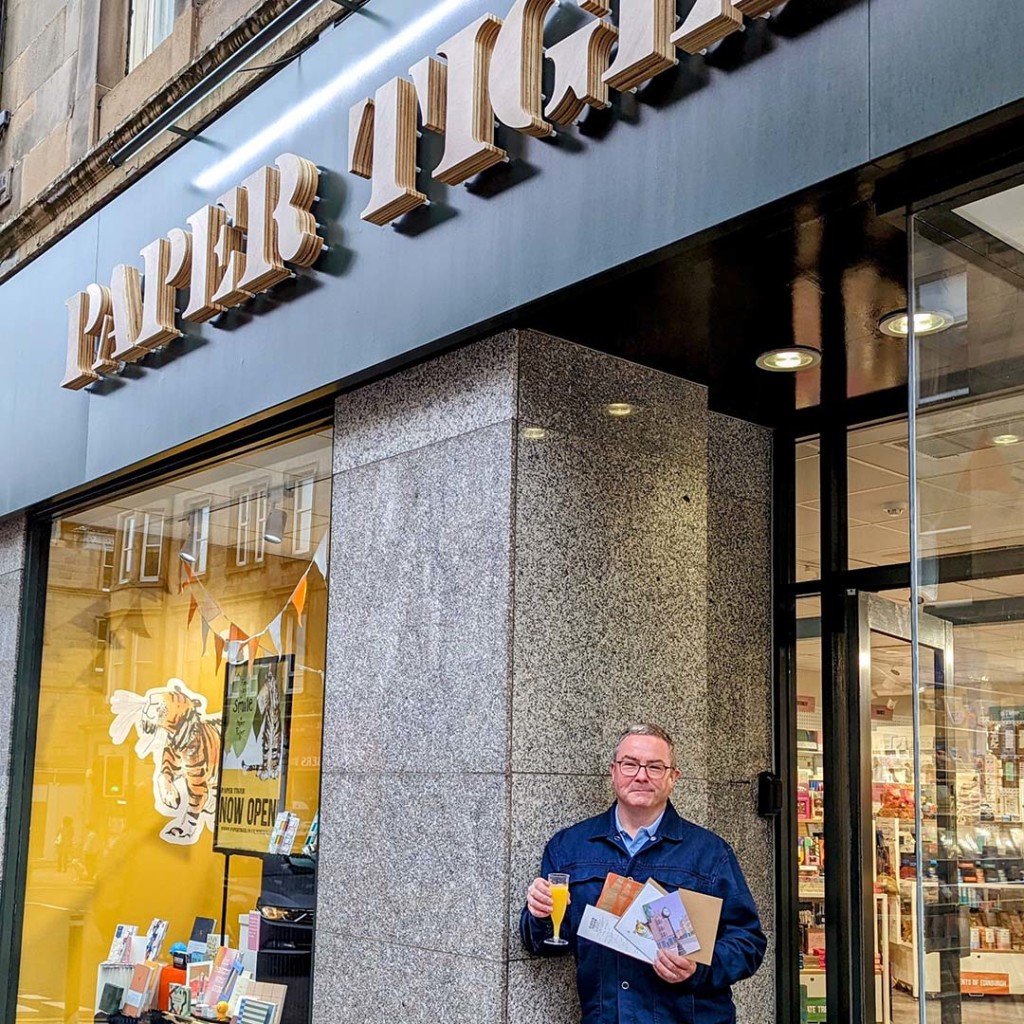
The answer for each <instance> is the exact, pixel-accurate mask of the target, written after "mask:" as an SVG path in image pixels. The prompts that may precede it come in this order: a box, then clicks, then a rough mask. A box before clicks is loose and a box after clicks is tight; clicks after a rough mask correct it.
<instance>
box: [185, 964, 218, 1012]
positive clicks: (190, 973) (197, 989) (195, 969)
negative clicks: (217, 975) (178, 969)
mask: <svg viewBox="0 0 1024 1024" xmlns="http://www.w3.org/2000/svg"><path fill="white" fill-rule="evenodd" d="M212 973H213V961H212V960H202V961H200V962H199V963H191V964H188V965H186V967H185V984H186V985H188V990H189V992H190V993H191V995H192V1002H193V1003H202V1002H205V1001H206V986H207V984H208V983H209V980H210V975H211V974H212Z"/></svg>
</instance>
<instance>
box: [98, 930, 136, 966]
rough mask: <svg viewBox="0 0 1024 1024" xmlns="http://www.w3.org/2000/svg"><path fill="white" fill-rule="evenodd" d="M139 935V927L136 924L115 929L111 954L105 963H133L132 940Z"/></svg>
mask: <svg viewBox="0 0 1024 1024" xmlns="http://www.w3.org/2000/svg"><path fill="white" fill-rule="evenodd" d="M138 934H139V926H138V925H135V924H119V925H118V926H117V927H116V928H115V929H114V941H113V942H111V944H110V952H109V953H108V954H107V959H106V961H105V963H108V964H130V963H131V962H132V939H133V938H135V936H136V935H138Z"/></svg>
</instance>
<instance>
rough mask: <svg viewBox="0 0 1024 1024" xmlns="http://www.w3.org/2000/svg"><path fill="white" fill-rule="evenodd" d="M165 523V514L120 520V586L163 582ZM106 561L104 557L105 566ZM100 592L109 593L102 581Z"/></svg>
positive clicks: (129, 514) (135, 514) (125, 515)
mask: <svg viewBox="0 0 1024 1024" xmlns="http://www.w3.org/2000/svg"><path fill="white" fill-rule="evenodd" d="M164 521H165V520H164V514H163V512H122V513H121V515H120V516H119V517H118V527H117V540H118V555H117V567H118V568H117V582H118V583H119V584H121V585H124V584H127V583H158V582H159V581H160V578H161V570H162V569H163V563H164ZM106 561H107V555H106V554H104V565H106ZM111 567H112V559H111ZM102 572H103V570H101V577H102ZM101 589H104V590H106V589H109V588H108V587H104V586H103V581H102V578H101Z"/></svg>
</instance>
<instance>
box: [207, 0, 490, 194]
mask: <svg viewBox="0 0 1024 1024" xmlns="http://www.w3.org/2000/svg"><path fill="white" fill-rule="evenodd" d="M469 2H470V0H444V3H440V4H438V5H437V6H436V7H434V8H433V9H431V10H430V11H428V12H427V13H426V14H424V15H422V16H421V17H419V18H417V19H416V20H415V21H414V22H412V24H410V25H407V26H406V27H405V28H404V29H402V31H401V32H399V33H398V34H397V35H395V36H392V37H391V38H390V39H388V40H387V41H386V42H383V43H381V45H380V46H378V47H377V48H376V49H375V50H372V51H371V52H370V53H368V54H367V55H366V56H365V57H363V58H362V59H361V60H358V61H356V63H355V64H353V65H352V66H351V67H350V68H346V69H345V70H344V71H342V72H341V74H339V75H337V76H336V77H335V78H332V79H331V81H329V82H328V83H327V84H326V85H324V86H322V87H321V88H319V89H317V91H316V92H314V93H312V94H311V95H310V96H307V97H306V98H305V99H304V100H303V101H302V102H301V103H297V104H296V105H295V106H294V107H292V108H290V109H289V110H286V111H285V112H284V113H283V114H282V115H281V116H280V117H279V118H278V119H277V120H276V121H273V122H271V123H270V124H269V125H267V127H266V128H264V129H263V131H261V132H257V133H256V134H255V135H254V136H253V137H252V138H251V139H249V141H248V142H245V143H243V144H242V145H241V146H239V147H238V148H237V149H235V150H233V151H232V152H231V153H230V154H229V155H228V156H226V157H224V159H223V160H219V161H217V163H215V164H213V165H212V166H210V167H208V168H207V169H206V170H205V171H203V172H202V173H201V174H200V175H199V177H197V178H196V179H195V181H193V182H192V184H193V185H195V187H196V188H199V189H202V190H203V191H206V190H207V189H216V188H218V187H219V186H220V185H221V184H223V183H224V182H225V181H228V180H230V179H231V178H233V177H235V176H237V173H238V171H240V170H241V169H242V168H243V167H245V166H246V165H247V164H248V163H249V161H250V160H252V159H253V158H254V157H256V156H258V155H259V154H260V153H262V152H263V151H264V150H265V149H268V148H269V147H270V146H272V145H273V144H274V143H275V142H277V141H278V140H279V139H281V138H283V137H284V136H286V135H288V134H289V133H291V132H293V131H294V130H295V129H296V128H298V127H299V126H300V125H302V124H304V123H305V122H306V121H308V120H309V119H310V118H312V117H314V116H315V115H316V114H318V113H320V111H321V110H323V109H324V108H325V107H328V106H330V104H331V103H333V102H334V100H336V99H337V98H338V97H339V96H341V95H342V94H343V93H345V92H346V91H347V90H348V89H351V88H352V87H353V86H354V85H356V84H358V82H359V81H360V80H361V79H363V78H365V77H366V76H368V75H370V74H372V73H373V72H374V71H376V70H377V69H378V68H379V67H380V66H381V65H382V64H385V63H386V62H387V61H389V60H391V58H392V57H395V56H397V55H398V54H399V53H401V52H402V50H404V49H405V48H406V47H408V46H411V45H412V44H413V43H415V42H416V41H417V40H418V39H419V38H420V37H421V36H424V35H426V34H427V33H428V32H430V31H431V30H432V29H434V28H436V27H437V26H438V25H439V24H441V22H443V21H444V20H445V18H448V17H450V16H451V15H453V14H455V13H456V12H457V11H459V10H460V9H461V8H463V7H465V6H466V5H467V4H468V3H469Z"/></svg>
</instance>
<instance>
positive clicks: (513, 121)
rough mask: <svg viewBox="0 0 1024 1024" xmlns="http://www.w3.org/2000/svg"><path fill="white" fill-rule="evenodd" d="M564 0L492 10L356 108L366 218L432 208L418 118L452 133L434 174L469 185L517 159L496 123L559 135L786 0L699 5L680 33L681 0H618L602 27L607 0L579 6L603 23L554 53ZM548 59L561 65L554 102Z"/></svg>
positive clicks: (352, 167) (710, 0)
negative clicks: (554, 19)
mask: <svg viewBox="0 0 1024 1024" xmlns="http://www.w3.org/2000/svg"><path fill="white" fill-rule="evenodd" d="M557 2H558V0H516V2H515V4H513V6H512V9H511V10H510V11H509V13H508V15H507V17H506V18H505V19H504V21H502V20H501V19H500V18H496V17H495V16H494V15H493V14H485V15H484V16H483V17H482V18H478V19H477V20H476V21H474V22H473V23H472V24H470V25H468V26H466V28H464V29H462V30H461V31H460V32H457V33H456V34H455V35H453V36H452V37H451V39H449V40H448V41H447V42H445V43H442V44H441V45H440V46H439V47H438V48H437V53H438V56H440V57H443V58H444V61H441V60H438V59H436V58H434V57H425V58H424V59H423V60H421V61H420V62H419V63H417V64H416V65H414V66H413V67H412V68H410V69H409V78H404V77H396V78H392V79H391V80H390V81H389V82H387V83H386V84H384V85H382V86H381V87H380V88H379V89H378V90H377V91H376V93H375V94H374V96H373V98H372V99H369V98H368V99H364V100H362V101H361V102H359V103H357V104H356V105H355V106H354V107H353V108H352V109H351V111H350V112H349V150H348V169H349V171H350V172H351V173H352V174H356V175H358V176H359V177H363V178H369V179H370V183H371V186H370V201H369V203H368V205H367V206H366V209H364V210H363V212H362V214H361V216H362V218H363V220H366V221H369V222H370V223H371V224H379V225H382V226H383V225H386V224H390V223H392V222H393V221H395V220H397V219H398V218H399V217H402V216H404V215H405V214H407V213H409V212H410V211H411V210H414V209H416V208H417V207H418V206H424V205H427V203H428V199H427V196H426V195H424V193H422V192H420V191H419V190H418V189H417V188H416V173H417V166H416V165H417V156H416V151H417V137H418V136H417V125H418V123H421V124H422V125H423V128H424V129H426V130H427V131H431V132H436V133H437V134H439V135H443V136H444V152H443V155H442V157H441V162H440V163H439V164H438V166H437V167H436V168H435V169H434V171H433V176H434V178H435V179H437V180H438V181H441V182H444V183H445V184H446V185H460V184H462V183H463V182H465V181H468V180H469V179H470V178H472V177H473V176H474V175H477V174H479V173H480V172H481V171H485V170H487V169H488V168H489V167H493V166H494V165H495V164H499V163H502V162H504V161H506V160H508V154H507V152H506V151H505V150H504V149H502V148H501V147H500V146H497V145H495V142H494V123H495V119H497V120H498V121H500V122H501V123H502V124H504V125H505V126H507V127H508V128H512V129H514V130H516V131H519V132H522V133H523V134H525V135H532V136H536V137H538V138H544V137H548V136H551V135H553V134H554V132H555V126H556V125H564V124H571V123H572V122H574V121H576V120H577V119H578V118H579V117H580V116H581V115H582V113H583V111H584V109H585V108H586V107H587V106H591V107H595V108H597V109H601V108H604V107H607V106H608V105H609V91H610V90H612V89H614V90H616V91H618V92H628V91H630V90H633V89H636V88H637V87H638V86H640V85H642V84H643V83H644V82H646V81H648V80H649V79H651V78H654V77H655V76H657V75H659V74H661V73H662V72H664V71H667V70H668V69H669V68H671V67H673V66H674V65H675V64H676V63H677V62H678V61H677V58H676V50H677V49H679V50H683V51H684V52H686V53H690V54H696V53H701V52H703V51H704V50H706V49H707V48H708V47H709V46H713V45H714V44H715V43H718V42H720V41H721V40H722V39H724V38H725V37H726V36H728V35H731V34H732V33H733V32H737V31H739V30H740V29H741V28H742V27H743V18H744V17H745V16H746V17H749V18H754V17H759V16H761V15H763V14H767V13H768V12H769V11H771V10H772V9H773V8H775V7H778V6H780V5H781V3H782V2H783V0H696V3H695V4H694V5H693V7H692V8H691V10H690V12H689V14H688V15H687V16H686V18H685V19H684V20H683V22H682V24H680V25H678V26H677V24H676V21H677V19H676V13H675V11H676V2H675V0H620V3H619V12H618V24H617V25H613V24H612V23H611V22H609V21H606V20H604V19H605V18H606V17H607V16H609V15H610V14H611V13H612V12H611V4H610V2H609V0H579V6H580V7H581V8H583V10H585V11H588V12H589V13H591V14H593V15H596V16H597V17H596V18H595V19H594V20H592V21H589V22H588V23H587V24H585V25H583V26H582V27H581V28H579V29H577V30H576V31H575V32H574V33H573V34H572V35H570V36H568V37H567V38H565V39H563V40H561V41H560V42H558V43H556V44H555V45H554V46H551V47H550V48H549V49H548V50H547V51H546V52H545V50H544V45H543V34H544V20H545V18H546V17H547V14H548V12H549V11H550V9H551V8H552V7H553V6H554V5H555V4H556V3H557ZM616 42H617V43H618V47H617V49H615V51H614V57H613V47H615V44H616ZM545 57H547V59H548V60H549V61H550V62H551V63H552V64H553V66H554V87H553V89H552V95H551V96H550V97H549V98H548V100H547V103H546V105H545V102H544V96H543V95H542V94H541V82H542V78H543V72H544V58H545Z"/></svg>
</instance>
